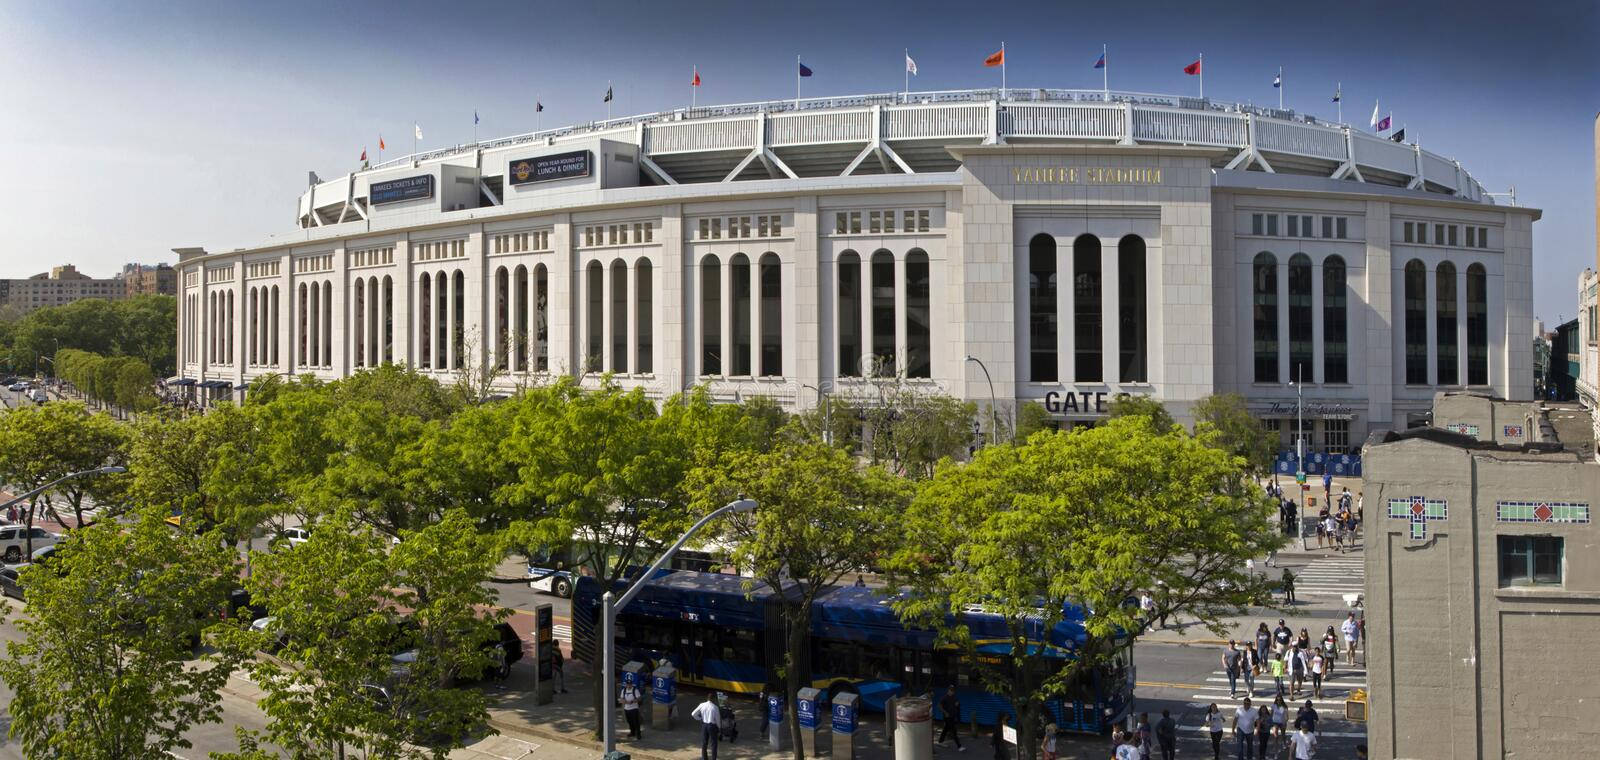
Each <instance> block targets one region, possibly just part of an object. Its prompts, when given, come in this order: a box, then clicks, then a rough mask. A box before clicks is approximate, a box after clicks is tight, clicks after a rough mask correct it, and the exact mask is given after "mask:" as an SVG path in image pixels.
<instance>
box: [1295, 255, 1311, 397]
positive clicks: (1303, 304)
mask: <svg viewBox="0 0 1600 760" xmlns="http://www.w3.org/2000/svg"><path fill="white" fill-rule="evenodd" d="M1315 308H1316V307H1315V305H1314V299H1313V296H1312V293H1311V257H1310V256H1307V255H1305V254H1303V253H1297V254H1295V255H1293V256H1291V257H1289V379H1290V380H1293V381H1295V382H1304V381H1305V379H1306V376H1308V375H1310V376H1312V377H1315V373H1314V371H1313V370H1312V369H1311V359H1312V355H1313V354H1312V343H1313V340H1312V328H1311V321H1312V320H1311V317H1312V312H1313V311H1314V310H1315Z"/></svg>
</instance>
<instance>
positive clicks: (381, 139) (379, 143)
mask: <svg viewBox="0 0 1600 760" xmlns="http://www.w3.org/2000/svg"><path fill="white" fill-rule="evenodd" d="M383 147H384V146H383V135H378V150H383Z"/></svg>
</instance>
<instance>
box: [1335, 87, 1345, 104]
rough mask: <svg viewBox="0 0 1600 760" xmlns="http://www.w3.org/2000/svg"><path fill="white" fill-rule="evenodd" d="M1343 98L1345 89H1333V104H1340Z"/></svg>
mask: <svg viewBox="0 0 1600 760" xmlns="http://www.w3.org/2000/svg"><path fill="white" fill-rule="evenodd" d="M1342 97H1344V89H1343V88H1342V87H1339V86H1335V87H1334V88H1333V102H1335V103H1337V102H1339V99H1340V98H1342Z"/></svg>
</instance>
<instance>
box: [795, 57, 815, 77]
mask: <svg viewBox="0 0 1600 760" xmlns="http://www.w3.org/2000/svg"><path fill="white" fill-rule="evenodd" d="M795 63H800V61H799V60H798V59H797V60H795ZM800 76H803V77H808V76H811V67H810V66H807V65H805V64H803V63H800Z"/></svg>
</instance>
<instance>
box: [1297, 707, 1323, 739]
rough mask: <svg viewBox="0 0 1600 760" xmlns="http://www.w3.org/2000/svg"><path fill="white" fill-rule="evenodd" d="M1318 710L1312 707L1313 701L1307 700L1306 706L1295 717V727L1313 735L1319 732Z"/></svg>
mask: <svg viewBox="0 0 1600 760" xmlns="http://www.w3.org/2000/svg"><path fill="white" fill-rule="evenodd" d="M1317 720H1318V718H1317V708H1315V707H1312V706H1311V700H1309V699H1308V700H1306V706H1305V707H1302V708H1300V711H1299V712H1298V713H1296V714H1295V716H1294V727H1295V728H1304V729H1305V730H1307V731H1310V732H1311V733H1313V734H1314V733H1316V732H1317Z"/></svg>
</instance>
